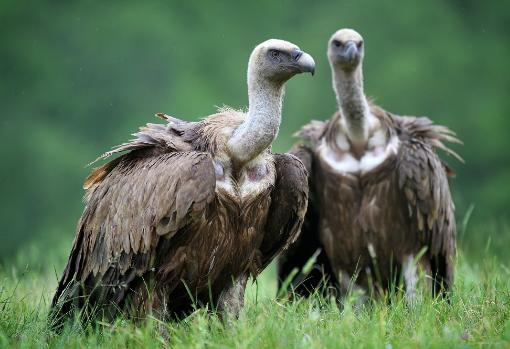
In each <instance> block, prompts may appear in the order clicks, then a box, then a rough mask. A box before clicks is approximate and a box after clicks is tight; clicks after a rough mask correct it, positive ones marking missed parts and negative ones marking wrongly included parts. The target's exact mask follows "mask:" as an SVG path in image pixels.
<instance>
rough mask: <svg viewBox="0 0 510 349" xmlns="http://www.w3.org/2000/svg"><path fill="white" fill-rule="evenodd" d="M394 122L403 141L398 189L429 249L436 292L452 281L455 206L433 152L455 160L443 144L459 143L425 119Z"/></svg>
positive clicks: (436, 156) (439, 161) (408, 118)
mask: <svg viewBox="0 0 510 349" xmlns="http://www.w3.org/2000/svg"><path fill="white" fill-rule="evenodd" d="M397 121H398V124H399V127H400V132H401V133H400V139H401V141H402V145H401V151H400V155H399V161H398V165H397V166H398V168H397V170H398V178H399V188H400V189H401V190H402V191H403V193H404V194H405V198H406V200H407V206H408V207H407V208H405V209H406V210H408V212H409V215H410V218H411V219H412V221H413V222H414V224H415V227H416V230H417V234H418V235H419V238H420V239H421V241H422V242H423V244H424V245H425V246H427V247H428V251H427V255H428V256H429V257H430V262H431V267H432V273H433V274H434V277H435V280H436V284H435V290H436V291H439V290H440V289H441V287H444V288H446V289H448V288H449V287H450V286H451V284H452V282H453V276H454V275H453V274H454V263H455V261H454V257H455V252H456V226H455V215H454V204H453V201H452V197H451V194H450V188H449V184H448V178H447V171H446V169H445V166H444V164H443V163H442V161H441V159H440V158H439V156H438V155H437V154H436V152H435V149H442V150H444V151H446V153H447V154H452V155H454V156H456V157H458V155H457V154H455V153H454V152H453V151H451V150H450V149H449V148H447V147H446V146H445V145H444V144H443V143H442V141H444V140H446V141H450V142H456V143H459V141H458V140H457V138H455V135H454V134H453V132H451V131H450V130H448V129H447V128H446V127H443V126H437V125H433V124H432V122H431V121H430V120H429V119H427V118H411V117H405V118H397ZM458 158H460V157H458ZM441 284H442V286H441Z"/></svg>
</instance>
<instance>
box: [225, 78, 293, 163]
mask: <svg viewBox="0 0 510 349" xmlns="http://www.w3.org/2000/svg"><path fill="white" fill-rule="evenodd" d="M283 95H284V88H283V84H281V83H277V82H274V81H269V80H267V79H262V78H250V75H248V103H249V104H248V113H247V116H246V119H245V121H244V122H243V123H242V124H241V125H240V126H239V127H238V128H237V129H236V130H235V131H234V133H233V135H232V137H231V138H230V140H229V142H228V149H229V152H230V155H231V156H233V157H234V158H235V159H236V160H237V162H239V163H240V164H245V163H246V162H248V161H250V160H252V159H253V158H255V157H256V156H257V155H259V154H260V153H262V152H263V151H264V150H266V149H267V148H268V147H269V146H270V145H271V143H272V142H273V141H274V139H275V138H276V136H277V134H278V129H279V128H280V122H281V112H282V103H283Z"/></svg>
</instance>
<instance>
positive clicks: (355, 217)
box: [279, 30, 460, 298]
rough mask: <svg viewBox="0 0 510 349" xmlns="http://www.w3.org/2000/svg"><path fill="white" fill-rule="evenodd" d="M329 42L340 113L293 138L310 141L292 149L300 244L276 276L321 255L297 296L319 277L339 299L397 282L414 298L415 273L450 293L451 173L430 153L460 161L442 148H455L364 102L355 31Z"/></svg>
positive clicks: (435, 132) (446, 137)
mask: <svg viewBox="0 0 510 349" xmlns="http://www.w3.org/2000/svg"><path fill="white" fill-rule="evenodd" d="M329 44H330V47H329V50H328V56H329V58H330V62H331V65H332V71H333V79H334V82H333V84H334V87H335V91H336V92H337V99H338V102H339V111H338V112H337V113H335V114H334V115H333V117H332V118H331V119H330V120H328V121H326V122H321V121H312V122H311V123H310V124H308V125H306V126H304V127H303V128H302V129H301V131H300V132H299V133H298V137H299V138H300V139H301V140H302V141H305V143H306V144H300V145H297V146H295V147H294V148H293V150H292V151H291V152H292V153H294V154H295V155H296V156H298V157H299V158H300V159H301V160H302V161H303V163H304V164H305V165H306V167H307V170H308V172H309V186H310V201H309V205H308V212H307V215H306V217H305V222H304V224H303V230H302V233H301V235H300V238H299V239H298V241H297V242H296V243H295V244H294V245H292V246H291V247H290V248H289V250H288V251H287V252H286V253H285V255H284V256H282V258H281V259H280V263H279V278H280V280H284V279H285V278H286V277H287V276H288V275H289V274H290V272H291V270H292V269H294V268H302V267H303V265H304V264H305V263H306V262H307V260H308V259H309V258H310V257H311V256H312V254H313V253H314V252H315V251H316V250H317V249H321V253H320V254H319V255H318V257H317V258H318V261H317V263H318V265H319V266H320V269H321V270H317V269H315V270H314V271H313V272H312V273H311V275H310V276H309V277H307V278H306V279H304V280H303V278H304V276H301V278H300V279H297V280H295V282H294V287H295V290H296V291H297V292H298V293H300V294H303V295H308V294H310V293H311V292H313V291H314V290H315V288H317V287H318V286H321V282H323V281H324V280H326V281H329V285H333V286H334V287H336V288H338V290H339V291H340V292H341V293H343V292H345V291H346V289H347V288H348V287H360V288H362V289H364V290H365V291H368V290H370V289H373V288H375V289H376V291H384V290H387V288H388V287H389V286H390V285H391V284H392V283H393V282H398V281H399V279H400V277H402V278H403V281H404V283H405V286H406V294H407V295H408V296H409V298H413V297H414V296H415V294H416V290H415V287H416V282H417V276H418V275H417V274H418V270H420V269H421V270H423V271H424V272H425V273H427V274H428V275H429V276H431V277H432V278H433V280H435V283H434V287H433V289H434V291H439V290H440V289H441V288H445V289H448V288H449V287H450V286H451V284H452V282H453V276H454V264H455V260H454V257H455V248H456V247H455V246H456V245H455V239H456V227H455V217H454V204H453V201H452V198H451V195H450V190H449V185H448V180H447V172H449V171H450V170H449V168H448V167H447V166H446V164H444V163H443V162H442V161H441V160H440V158H439V157H438V155H437V153H436V151H437V150H438V149H439V150H442V151H444V152H446V153H447V154H449V155H453V156H455V157H457V158H459V157H458V155H457V154H455V153H454V152H453V151H452V150H450V149H449V148H447V147H446V146H445V145H444V143H443V142H444V141H447V142H453V143H458V142H459V141H458V140H457V138H456V137H455V135H454V133H453V132H452V131H450V130H449V129H448V128H446V127H444V126H438V125H434V124H433V123H432V122H431V121H430V120H429V119H428V118H425V117H401V116H396V115H393V114H391V113H389V112H386V111H385V110H383V109H382V108H380V107H378V106H376V105H375V104H373V103H370V102H368V101H367V100H366V98H365V97H364V94H363V86H362V77H361V61H362V58H363V46H362V44H363V42H362V39H361V36H359V34H357V33H356V32H354V31H352V30H340V31H339V32H337V33H335V34H334V35H333V37H332V39H331V40H330V43H329ZM459 159H460V158H459ZM423 249H426V251H425V253H424V255H423V257H421V258H420V259H419V261H418V263H417V266H415V264H414V259H417V258H419V257H420V252H421V251H423ZM352 281H354V285H353V284H352ZM372 286H373V287H372ZM431 289H432V285H431Z"/></svg>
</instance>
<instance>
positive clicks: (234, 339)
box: [0, 255, 510, 349]
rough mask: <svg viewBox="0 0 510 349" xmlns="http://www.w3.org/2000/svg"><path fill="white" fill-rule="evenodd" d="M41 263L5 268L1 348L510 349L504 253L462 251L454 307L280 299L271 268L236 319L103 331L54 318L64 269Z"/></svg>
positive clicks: (200, 318) (121, 323)
mask: <svg viewBox="0 0 510 349" xmlns="http://www.w3.org/2000/svg"><path fill="white" fill-rule="evenodd" d="M41 258H43V257H41ZM17 264H19V263H17ZM33 266H34V267H33V269H31V267H30V266H29V267H25V268H20V267H16V268H14V267H11V268H5V267H4V269H3V270H1V271H0V348H9V347H12V348H39V347H42V348H48V347H50V348H96V347H106V348H109V349H113V348H142V347H147V348H152V347H158V346H159V347H172V348H190V347H192V348H341V347H346V348H349V347H359V348H409V347H412V348H419V347H430V348H455V347H462V348H469V347H481V346H483V347H485V346H487V347H501V348H510V270H509V269H508V268H507V267H506V266H504V265H503V264H502V263H500V262H499V261H498V259H497V258H496V257H491V258H486V259H485V260H484V261H483V263H480V264H477V263H475V262H471V263H468V262H467V261H466V258H465V257H463V256H462V255H461V256H460V257H459V261H458V267H459V268H458V273H457V275H458V277H457V279H456V283H455V291H454V293H453V297H452V299H451V303H450V304H448V303H446V302H444V301H442V300H434V299H430V298H425V299H424V300H423V301H422V302H420V303H418V304H416V305H415V306H412V307H409V306H406V304H405V302H404V301H402V299H400V298H399V297H397V298H396V299H395V300H394V301H393V302H392V303H391V305H390V304H389V303H387V302H384V301H377V302H374V303H372V304H369V305H368V306H366V307H365V308H361V309H360V308H358V307H353V306H352V304H353V302H352V301H353V300H352V299H348V300H347V301H346V302H345V305H344V307H343V308H342V309H341V310H340V309H339V308H338V307H337V305H336V304H335V302H333V301H329V300H324V299H320V298H319V297H315V298H313V299H311V300H301V301H296V302H288V301H285V300H279V301H277V300H275V297H274V294H275V293H276V283H275V281H274V270H272V269H270V270H268V271H267V272H265V273H264V274H263V275H262V276H261V278H260V280H259V282H258V285H252V286H251V287H250V289H249V290H248V293H247V306H246V308H245V309H244V311H243V313H242V314H241V317H240V319H239V320H238V321H236V322H234V323H232V324H229V325H225V326H224V325H222V324H221V323H220V322H219V320H218V319H217V318H216V317H215V316H213V315H209V314H207V313H206V312H205V311H203V310H199V311H197V312H195V313H194V314H192V315H191V316H190V317H188V318H187V319H186V320H185V321H183V322H181V323H168V324H160V323H158V322H157V321H156V320H152V321H148V322H147V323H146V324H145V325H143V326H142V327H136V326H135V325H133V324H132V323H130V322H129V321H125V320H118V321H117V322H116V323H114V324H103V325H100V326H99V327H100V329H95V330H93V329H90V328H89V329H85V330H82V329H80V328H78V327H76V326H75V327H72V326H71V327H69V328H68V329H66V330H65V331H64V333H63V334H61V335H55V334H52V333H51V332H50V331H49V330H48V328H47V325H46V321H45V319H46V314H47V309H48V303H49V299H50V297H51V294H52V291H53V290H54V287H55V284H56V276H55V273H54V271H49V270H46V269H45V268H44V267H42V268H41V266H40V265H38V264H33ZM161 326H165V327H166V328H167V329H168V333H169V338H167V339H164V338H162V336H161V335H160V333H161V331H159V330H158V328H160V327H161Z"/></svg>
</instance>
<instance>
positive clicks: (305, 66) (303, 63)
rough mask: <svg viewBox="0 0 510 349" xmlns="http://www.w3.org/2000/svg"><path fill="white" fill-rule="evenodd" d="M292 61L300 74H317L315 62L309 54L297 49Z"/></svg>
mask: <svg viewBox="0 0 510 349" xmlns="http://www.w3.org/2000/svg"><path fill="white" fill-rule="evenodd" d="M292 59H293V60H294V62H295V64H296V66H297V68H298V69H299V72H300V73H311V74H312V75H314V74H315V61H314V60H313V58H312V56H310V55H309V54H308V53H306V52H303V51H301V50H298V49H296V50H294V51H293V52H292Z"/></svg>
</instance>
